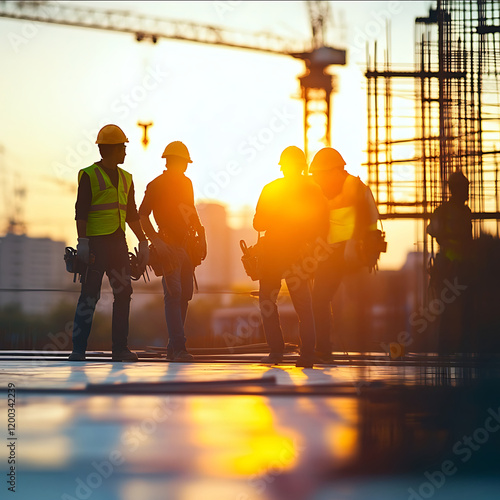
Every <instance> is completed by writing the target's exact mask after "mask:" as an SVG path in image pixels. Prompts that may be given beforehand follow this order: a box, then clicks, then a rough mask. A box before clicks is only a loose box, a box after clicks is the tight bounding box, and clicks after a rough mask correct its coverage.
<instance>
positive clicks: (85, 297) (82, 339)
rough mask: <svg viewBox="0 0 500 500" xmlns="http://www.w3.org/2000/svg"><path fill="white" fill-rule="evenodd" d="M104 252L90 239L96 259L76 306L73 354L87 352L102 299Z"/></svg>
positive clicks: (87, 275)
mask: <svg viewBox="0 0 500 500" xmlns="http://www.w3.org/2000/svg"><path fill="white" fill-rule="evenodd" d="M102 250H103V248H102V245H101V244H100V242H99V241H95V239H94V238H90V252H91V254H92V255H93V257H94V262H93V263H92V264H89V266H88V268H87V272H86V275H85V276H84V282H83V283H82V289H81V293H80V298H79V299H78V304H77V306H76V311H75V319H74V322H73V352H77V353H82V354H83V353H85V351H86V350H87V342H88V338H89V335H90V330H91V328H92V319H93V318H94V311H95V307H96V304H97V301H98V300H99V297H100V290H101V283H102V277H103V275H104V267H105V255H104V253H103V251H102Z"/></svg>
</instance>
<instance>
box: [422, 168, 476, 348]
mask: <svg viewBox="0 0 500 500" xmlns="http://www.w3.org/2000/svg"><path fill="white" fill-rule="evenodd" d="M448 187H449V190H450V194H451V196H450V198H449V200H447V201H445V202H444V203H442V204H441V205H440V206H438V207H437V208H436V210H435V211H434V213H433V214H432V217H431V220H430V223H429V225H428V226H427V232H428V233H429V234H430V235H431V236H434V237H435V238H436V240H437V242H438V243H439V252H438V254H437V255H436V257H435V259H434V262H433V265H432V267H431V280H430V285H431V290H432V291H433V292H434V294H435V296H436V298H438V300H440V301H441V302H442V303H443V311H442V313H441V314H440V316H439V326H438V352H439V353H441V354H450V353H458V352H462V353H463V352H469V351H470V350H471V349H472V348H473V347H474V346H473V343H474V340H473V334H472V330H473V324H472V322H473V320H472V309H473V291H472V281H473V280H472V257H471V254H472V213H471V210H470V208H469V207H468V206H467V205H466V203H467V200H468V198H469V180H468V179H467V177H465V175H464V174H463V173H462V172H461V171H458V170H457V171H455V172H453V173H451V174H450V176H449V177H448ZM449 283H452V284H453V286H455V287H457V288H459V290H460V294H459V295H458V296H456V297H453V299H454V300H452V301H451V300H449V299H448V300H444V299H443V297H446V289H447V288H448V287H449ZM448 295H449V293H448Z"/></svg>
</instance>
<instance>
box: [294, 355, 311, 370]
mask: <svg viewBox="0 0 500 500" xmlns="http://www.w3.org/2000/svg"><path fill="white" fill-rule="evenodd" d="M313 365H314V356H313V355H312V354H301V355H300V356H299V357H298V358H297V361H296V362H295V366H296V367H297V368H312V367H313Z"/></svg>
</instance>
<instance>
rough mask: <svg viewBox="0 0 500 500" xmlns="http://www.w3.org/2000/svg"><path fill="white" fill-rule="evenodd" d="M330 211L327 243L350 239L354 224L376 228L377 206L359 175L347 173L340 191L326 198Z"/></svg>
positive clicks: (368, 228)
mask: <svg viewBox="0 0 500 500" xmlns="http://www.w3.org/2000/svg"><path fill="white" fill-rule="evenodd" d="M328 208H329V211H330V229H329V232H328V240H327V241H328V243H330V244H334V243H340V242H343V241H347V240H350V239H351V238H352V237H353V235H354V230H355V228H356V224H361V226H363V227H364V229H367V230H373V229H377V220H378V217H379V214H378V210H377V206H376V204H375V200H374V199H373V195H372V193H371V191H370V188H368V186H366V185H365V184H363V182H362V181H361V180H360V178H359V177H354V176H353V175H350V174H348V175H347V177H346V179H345V181H344V185H343V186H342V191H341V192H340V194H339V195H337V196H336V197H335V198H333V199H331V200H328Z"/></svg>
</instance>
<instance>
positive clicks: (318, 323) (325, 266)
mask: <svg viewBox="0 0 500 500" xmlns="http://www.w3.org/2000/svg"><path fill="white" fill-rule="evenodd" d="M332 248H333V252H332V254H331V255H330V256H329V257H328V259H326V260H323V261H321V262H318V268H317V270H316V274H315V277H314V286H313V291H312V301H313V312H314V324H315V327H316V350H317V351H320V352H321V353H331V351H332V345H331V341H330V332H331V318H332V310H331V302H332V300H333V297H334V296H335V293H336V292H337V290H338V288H339V286H340V283H341V282H342V278H343V277H344V274H345V269H346V263H345V260H344V249H345V245H344V244H340V245H338V246H337V247H332Z"/></svg>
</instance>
